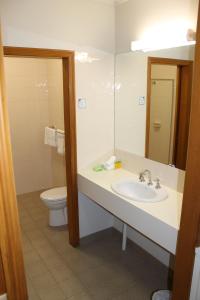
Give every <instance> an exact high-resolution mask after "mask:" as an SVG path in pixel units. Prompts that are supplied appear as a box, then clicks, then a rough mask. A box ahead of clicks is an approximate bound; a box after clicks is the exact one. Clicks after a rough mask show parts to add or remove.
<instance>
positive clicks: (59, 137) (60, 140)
mask: <svg viewBox="0 0 200 300" xmlns="http://www.w3.org/2000/svg"><path fill="white" fill-rule="evenodd" d="M56 141H57V152H58V153H59V154H61V155H64V153H65V133H64V131H62V130H57V134H56Z"/></svg>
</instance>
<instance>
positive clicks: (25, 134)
mask: <svg viewBox="0 0 200 300" xmlns="http://www.w3.org/2000/svg"><path fill="white" fill-rule="evenodd" d="M5 73H6V86H7V99H8V109H9V119H10V131H11V143H12V152H13V161H14V173H15V182H16V190H17V194H24V193H28V192H33V191H38V190H41V189H47V188H50V187H53V186H60V185H62V184H64V183H65V172H64V156H59V155H58V154H57V153H56V151H55V150H54V149H53V150H52V148H51V147H49V146H47V145H44V128H45V126H51V125H54V126H58V127H59V128H61V129H63V124H64V120H63V95H62V62H61V61H60V60H56V59H55V60H49V59H32V58H14V57H7V58H5Z"/></svg>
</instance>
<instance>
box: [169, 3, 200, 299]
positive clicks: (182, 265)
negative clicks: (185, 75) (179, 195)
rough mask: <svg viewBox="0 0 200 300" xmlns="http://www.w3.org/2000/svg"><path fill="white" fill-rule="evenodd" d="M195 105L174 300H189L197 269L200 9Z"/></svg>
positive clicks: (191, 120)
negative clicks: (194, 271)
mask: <svg viewBox="0 0 200 300" xmlns="http://www.w3.org/2000/svg"><path fill="white" fill-rule="evenodd" d="M196 36H197V44H196V51H195V63H194V75H193V88H192V105H191V115H190V130H189V144H188V154H187V164H186V178H185V188H184V195H183V206H182V216H181V224H180V231H179V235H178V244H177V250H176V260H175V271H174V284H173V286H174V288H173V295H172V300H180V299H181V300H188V299H189V295H190V288H191V279H192V272H193V266H194V256H195V247H197V246H200V244H199V242H198V241H199V239H198V236H199V233H200V230H199V229H200V227H199V225H200V193H199V186H200V157H199V152H200V134H199V124H200V84H199V82H200V59H199V58H200V6H199V14H198V24H197V34H196Z"/></svg>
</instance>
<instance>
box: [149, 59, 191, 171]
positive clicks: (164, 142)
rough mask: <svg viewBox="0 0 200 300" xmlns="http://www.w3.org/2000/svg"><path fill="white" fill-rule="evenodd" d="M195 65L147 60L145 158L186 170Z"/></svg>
mask: <svg viewBox="0 0 200 300" xmlns="http://www.w3.org/2000/svg"><path fill="white" fill-rule="evenodd" d="M192 66H193V62H192V61H189V60H178V59H164V58H148V72H147V74H148V78H147V119H146V157H147V158H150V159H151V160H155V161H158V162H161V163H164V164H168V165H174V166H176V167H177V168H179V169H182V170H184V169H185V165H186V155H187V144H188V133H189V117H190V107H191V83H192Z"/></svg>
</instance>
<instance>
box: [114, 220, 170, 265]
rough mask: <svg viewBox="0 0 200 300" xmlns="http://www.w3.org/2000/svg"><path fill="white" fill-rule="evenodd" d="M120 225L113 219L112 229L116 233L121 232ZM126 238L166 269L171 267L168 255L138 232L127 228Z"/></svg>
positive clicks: (118, 221)
mask: <svg viewBox="0 0 200 300" xmlns="http://www.w3.org/2000/svg"><path fill="white" fill-rule="evenodd" d="M122 225H123V223H122V222H121V221H120V220H119V219H117V218H114V226H113V227H114V228H115V229H117V230H118V231H120V232H122ZM127 237H128V238H129V239H130V240H131V241H133V242H134V243H135V244H137V245H138V246H140V247H141V248H143V249H144V250H145V251H146V252H148V253H149V254H151V255H152V256H153V257H155V258H156V259H157V260H159V261H160V262H161V263H162V264H164V265H165V266H167V267H169V266H170V267H172V266H171V258H170V257H171V256H170V253H169V252H167V251H166V250H164V249H163V248H161V247H160V246H159V245H157V244H155V243H154V242H152V241H151V240H149V239H148V238H146V237H145V236H143V235H142V234H140V233H139V232H138V231H136V230H134V229H133V228H131V227H129V226H128V230H127Z"/></svg>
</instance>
